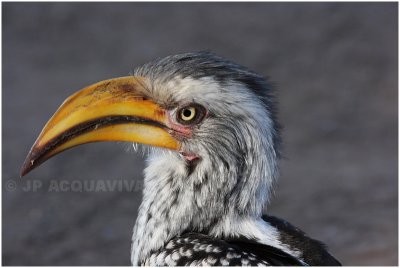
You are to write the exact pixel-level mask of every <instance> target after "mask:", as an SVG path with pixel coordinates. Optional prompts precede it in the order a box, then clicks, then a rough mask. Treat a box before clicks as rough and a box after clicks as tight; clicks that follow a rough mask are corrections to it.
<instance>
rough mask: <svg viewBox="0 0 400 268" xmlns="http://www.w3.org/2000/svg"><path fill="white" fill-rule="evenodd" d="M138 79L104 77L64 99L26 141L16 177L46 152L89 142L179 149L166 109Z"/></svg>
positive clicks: (140, 78) (50, 152) (51, 152)
mask: <svg viewBox="0 0 400 268" xmlns="http://www.w3.org/2000/svg"><path fill="white" fill-rule="evenodd" d="M144 79H145V78H142V77H134V76H127V77H120V78H115V79H110V80H105V81H101V82H99V83H96V84H93V85H91V86H88V87H86V88H84V89H82V90H80V91H78V92H76V93H75V94H73V95H72V96H70V97H69V98H67V99H66V100H65V101H64V103H63V104H62V105H61V106H60V108H58V110H57V111H56V113H55V114H54V115H53V117H52V118H51V119H50V120H49V121H48V122H47V124H46V125H45V127H44V128H43V130H42V132H41V133H40V135H39V137H38V138H37V140H36V142H35V143H34V145H33V146H32V149H31V150H30V152H29V153H28V156H27V157H26V159H25V162H24V164H23V166H22V169H21V176H24V175H25V174H27V173H28V172H29V171H31V170H32V169H34V168H35V167H37V166H39V165H40V164H41V163H43V162H44V161H46V160H47V159H49V158H50V157H52V156H54V155H56V154H58V153H60V152H62V151H64V150H66V149H69V148H72V147H74V146H77V145H80V144H84V143H89V142H97V141H129V142H139V143H144V144H148V145H153V146H159V147H164V148H169V149H173V150H177V149H179V142H178V141H177V140H176V139H174V138H173V137H172V136H171V135H170V134H169V129H168V127H167V115H166V111H165V110H164V109H162V108H161V107H160V106H158V105H157V104H155V103H154V102H152V101H150V100H147V99H146V98H145V97H144V96H145V94H143V93H144V92H145V91H146V89H145V87H144V86H143V84H144V83H143V82H144Z"/></svg>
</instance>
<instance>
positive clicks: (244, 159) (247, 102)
mask: <svg viewBox="0 0 400 268" xmlns="http://www.w3.org/2000/svg"><path fill="white" fill-rule="evenodd" d="M97 141H128V142H135V143H142V144H146V145H150V146H152V147H154V148H155V149H154V150H151V151H150V156H149V160H148V167H147V168H146V170H145V173H146V178H148V180H149V181H151V183H158V184H161V183H166V182H162V181H161V180H163V179H164V181H166V178H167V177H168V178H170V180H169V182H170V183H171V184H173V185H174V186H173V187H174V190H175V191H178V192H179V190H180V189H190V190H191V191H192V192H194V193H196V194H197V195H198V196H201V197H203V198H202V200H203V201H204V202H209V203H210V205H215V206H220V207H221V210H226V206H223V205H222V206H221V205H218V203H224V204H225V205H227V202H228V203H230V205H231V206H233V207H234V209H235V210H236V212H239V213H250V214H251V213H253V214H260V213H261V210H262V207H263V206H264V204H265V202H266V201H267V199H268V196H269V195H268V193H269V191H270V189H271V185H272V182H273V180H274V178H275V177H276V175H277V158H278V157H279V148H278V146H279V131H278V124H277V122H276V119H275V116H274V101H273V96H272V95H271V89H270V86H269V84H268V83H267V82H266V80H265V79H264V78H263V77H261V76H259V75H257V74H255V73H254V72H252V71H250V70H248V69H246V68H244V67H242V66H239V65H237V64H235V63H232V62H230V61H228V60H225V59H223V58H221V57H219V56H216V55H214V54H211V53H208V52H200V53H186V54H180V55H175V56H169V57H166V58H163V59H159V60H155V61H153V62H150V63H147V64H145V65H143V66H141V67H139V68H137V69H136V70H135V71H134V75H132V76H127V77H120V78H115V79H110V80H105V81H102V82H99V83H96V84H93V85H91V86H88V87H86V88H84V89H82V90H80V91H78V92H77V93H75V94H73V95H72V96H70V97H69V98H67V99H66V100H65V101H64V103H63V104H62V105H61V106H60V108H59V109H58V110H57V111H56V113H55V114H54V115H53V117H52V118H51V119H50V120H49V121H48V123H47V124H46V126H45V127H44V129H43V130H42V132H41V133H40V135H39V137H38V138H37V140H36V142H35V143H34V145H33V147H32V149H31V150H30V152H29V154H28V156H27V158H26V160H25V163H24V164H23V167H22V170H21V175H25V174H26V173H28V172H29V171H31V170H32V169H33V168H35V167H37V166H38V165H40V164H41V163H43V162H44V161H46V160H47V159H49V158H50V157H52V156H54V155H56V154H58V153H60V152H62V151H64V150H66V149H69V148H72V147H74V146H77V145H81V144H85V143H90V142H97ZM149 183H150V182H149ZM213 193H214V195H213ZM222 196H224V198H223V199H224V200H222ZM221 213H222V212H221Z"/></svg>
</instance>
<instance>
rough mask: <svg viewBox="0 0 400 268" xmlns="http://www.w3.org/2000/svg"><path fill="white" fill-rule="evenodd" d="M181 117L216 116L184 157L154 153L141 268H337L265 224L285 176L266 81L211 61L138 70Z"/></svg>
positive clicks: (135, 255) (187, 58)
mask: <svg viewBox="0 0 400 268" xmlns="http://www.w3.org/2000/svg"><path fill="white" fill-rule="evenodd" d="M134 74H135V75H137V76H142V77H146V78H147V80H145V82H144V85H143V86H144V87H145V88H146V90H147V91H146V92H145V94H146V98H148V99H150V100H152V101H154V102H156V103H157V104H159V105H160V106H162V107H164V108H165V109H167V110H168V111H169V112H170V113H171V115H172V116H173V115H174V114H175V113H176V110H177V108H178V107H180V106H181V105H183V104H187V103H196V104H199V105H201V106H203V107H205V109H206V110H207V112H208V115H207V117H206V118H205V119H204V120H203V121H202V122H201V123H199V124H198V125H196V126H194V127H193V128H192V135H191V136H190V137H187V138H180V139H181V140H180V142H181V146H182V148H181V149H182V150H183V151H185V152H194V153H196V155H198V156H199V158H200V159H199V160H196V161H188V160H187V159H185V157H183V156H182V154H180V153H179V152H174V151H169V150H166V149H153V150H151V153H150V155H149V158H148V161H147V167H146V169H145V180H144V182H145V183H144V190H143V202H142V204H141V206H140V208H139V214H138V218H137V222H136V225H135V227H134V231H133V237H132V255H131V260H132V264H133V265H338V264H339V263H338V262H337V261H336V260H335V259H334V258H333V257H332V256H331V255H330V254H329V253H327V252H326V250H325V248H324V246H323V245H322V244H320V243H319V242H316V241H315V240H312V239H309V238H308V237H306V236H305V235H304V233H302V232H301V231H300V230H298V229H296V228H294V227H292V226H291V225H289V224H287V223H285V222H284V221H281V220H278V219H276V218H272V217H266V216H264V217H263V211H264V209H265V206H266V204H267V202H268V200H269V197H270V192H271V189H272V185H273V183H274V181H275V179H276V178H277V176H278V158H279V127H278V123H277V120H276V118H275V107H274V99H273V96H272V94H271V88H270V86H269V84H268V83H267V81H266V80H265V79H264V78H263V77H261V76H259V75H257V74H256V73H254V72H252V71H249V70H248V69H246V68H244V67H241V66H240V65H237V64H235V63H232V62H230V61H227V60H225V59H223V58H221V57H218V56H216V55H214V54H211V53H206V52H205V53H187V54H181V55H175V56H169V57H166V58H164V59H160V60H156V61H153V62H150V63H148V64H145V65H144V66H142V67H140V68H138V69H136V70H135V72H134Z"/></svg>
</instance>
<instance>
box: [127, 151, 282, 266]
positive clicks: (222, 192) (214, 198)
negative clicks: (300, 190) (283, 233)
mask: <svg viewBox="0 0 400 268" xmlns="http://www.w3.org/2000/svg"><path fill="white" fill-rule="evenodd" d="M253 148H254V147H253ZM259 148H260V147H259ZM261 153H268V152H260V154H261ZM260 154H254V153H252V154H247V155H260ZM261 155H262V154H261ZM266 159H267V160H268V158H264V157H256V158H254V159H252V158H250V159H248V158H247V159H242V160H241V161H243V162H242V163H251V164H252V166H251V168H248V166H247V165H243V164H242V165H240V164H239V163H233V165H224V164H223V163H221V166H218V167H215V163H214V164H212V163H210V162H207V161H211V160H207V159H202V161H201V162H200V163H199V164H198V165H197V166H196V168H195V170H194V171H193V170H191V168H189V167H188V166H187V163H186V162H185V161H182V158H181V157H180V156H179V155H178V154H177V153H172V152H165V151H163V152H162V153H158V154H153V155H151V156H150V158H149V160H148V166H147V168H146V170H145V181H144V191H143V201H142V204H141V206H140V208H139V214H138V217H137V220H136V224H135V227H134V231H133V237H132V252H131V253H132V254H131V261H132V264H133V265H140V264H141V262H142V261H143V260H144V259H145V258H146V257H147V256H148V255H149V254H150V253H151V252H152V251H154V250H157V249H160V248H161V247H163V246H164V244H165V243H166V242H167V241H169V240H170V239H171V238H173V237H174V236H176V235H180V234H182V233H183V232H185V231H195V232H203V233H207V234H210V235H212V236H215V237H235V236H241V235H244V236H248V237H260V238H261V239H262V236H261V235H260V234H261V233H263V232H264V233H266V230H263V229H265V228H268V226H264V225H263V224H260V220H261V215H262V212H263V208H264V205H265V203H266V201H267V199H268V196H267V195H268V193H269V187H270V186H271V184H272V180H273V176H274V175H275V174H274V172H275V169H276V166H275V162H273V163H270V162H263V161H264V160H265V161H266ZM210 167H213V168H210ZM232 167H235V170H232ZM238 167H240V170H237V168H238ZM257 168H258V169H260V170H257ZM256 182H257V183H256ZM267 233H268V232H267Z"/></svg>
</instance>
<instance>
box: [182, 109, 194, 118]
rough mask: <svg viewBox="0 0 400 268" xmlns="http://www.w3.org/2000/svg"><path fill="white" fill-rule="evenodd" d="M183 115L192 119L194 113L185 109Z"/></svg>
mask: <svg viewBox="0 0 400 268" xmlns="http://www.w3.org/2000/svg"><path fill="white" fill-rule="evenodd" d="M183 115H184V116H185V117H190V116H191V115H192V111H190V110H189V109H185V110H183Z"/></svg>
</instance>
